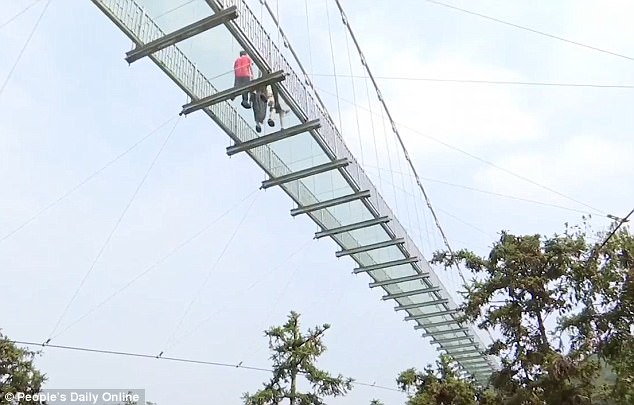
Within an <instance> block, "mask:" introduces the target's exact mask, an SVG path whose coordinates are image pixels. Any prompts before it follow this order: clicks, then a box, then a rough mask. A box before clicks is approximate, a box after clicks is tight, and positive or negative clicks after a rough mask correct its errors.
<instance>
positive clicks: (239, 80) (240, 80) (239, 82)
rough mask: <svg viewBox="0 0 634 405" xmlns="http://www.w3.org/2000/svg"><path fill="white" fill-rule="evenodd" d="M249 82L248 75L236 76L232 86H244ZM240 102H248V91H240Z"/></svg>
mask: <svg viewBox="0 0 634 405" xmlns="http://www.w3.org/2000/svg"><path fill="white" fill-rule="evenodd" d="M250 82H251V78H250V77H248V76H236V80H235V81H234V83H233V86H234V87H238V86H244V85H245V84H249V83H250ZM242 102H243V103H248V102H249V92H248V91H245V92H244V93H242Z"/></svg>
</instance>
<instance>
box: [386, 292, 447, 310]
mask: <svg viewBox="0 0 634 405" xmlns="http://www.w3.org/2000/svg"><path fill="white" fill-rule="evenodd" d="M440 290H441V289H440V287H429V288H421V289H420V290H411V291H403V292H400V293H395V294H387V295H384V296H383V297H382V300H383V301H387V300H395V299H397V298H405V297H411V296H412V295H420V294H429V293H435V292H439V291H440ZM429 302H433V301H429ZM429 302H421V303H419V304H411V305H418V306H416V307H409V306H406V305H404V306H402V307H397V308H401V309H411V308H420V307H428V306H430V305H434V304H438V302H434V303H433V304H430V303H429ZM394 310H395V311H398V309H396V308H394Z"/></svg>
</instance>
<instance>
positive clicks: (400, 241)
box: [335, 238, 405, 257]
mask: <svg viewBox="0 0 634 405" xmlns="http://www.w3.org/2000/svg"><path fill="white" fill-rule="evenodd" d="M403 243H405V239H404V238H397V239H391V240H386V241H384V242H378V243H373V244H371V245H365V246H359V247H356V248H352V249H344V250H340V251H338V252H336V253H335V256H337V257H341V256H350V255H355V254H357V253H363V252H368V251H370V250H375V249H381V248H386V247H390V246H395V245H401V244H403Z"/></svg>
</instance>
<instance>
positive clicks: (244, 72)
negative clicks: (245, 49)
mask: <svg viewBox="0 0 634 405" xmlns="http://www.w3.org/2000/svg"><path fill="white" fill-rule="evenodd" d="M252 63H253V62H252V61H251V58H250V57H249V55H244V56H240V57H239V58H238V59H236V61H235V62H234V64H233V70H235V73H236V77H252V76H253V72H252V71H251V64H252Z"/></svg>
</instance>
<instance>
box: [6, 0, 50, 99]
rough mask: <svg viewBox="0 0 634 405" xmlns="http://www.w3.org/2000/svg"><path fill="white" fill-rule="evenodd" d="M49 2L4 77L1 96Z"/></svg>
mask: <svg viewBox="0 0 634 405" xmlns="http://www.w3.org/2000/svg"><path fill="white" fill-rule="evenodd" d="M49 4H51V0H47V1H46V4H45V5H44V8H43V9H42V12H41V13H40V16H39V17H38V18H37V21H36V22H35V25H34V26H33V29H31V32H30V33H29V36H28V37H27V39H26V42H25V43H24V45H23V46H22V49H21V50H20V53H19V54H18V57H17V58H16V59H15V62H14V63H13V66H11V69H10V70H9V73H8V74H7V77H6V78H5V79H4V82H3V83H2V86H1V87H0V97H2V93H3V92H4V89H5V88H6V87H7V83H9V80H10V79H11V76H12V75H13V72H14V71H15V68H16V67H17V66H18V63H20V59H22V55H24V51H26V48H27V47H28V46H29V43H30V42H31V39H32V38H33V35H34V34H35V31H36V30H37V27H38V26H39V25H40V22H42V18H43V17H44V14H45V13H46V10H47V9H48V6H49Z"/></svg>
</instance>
